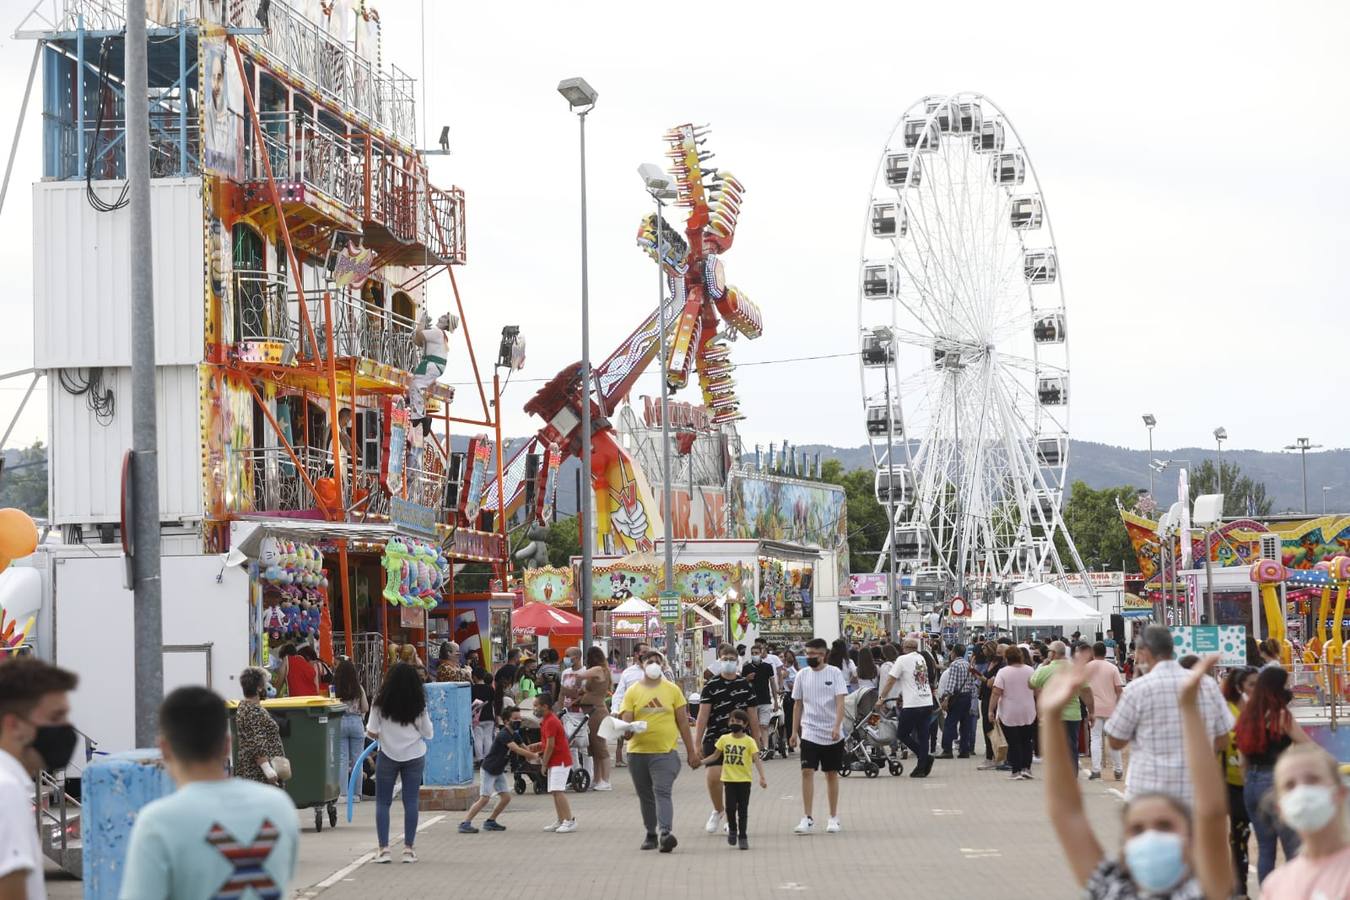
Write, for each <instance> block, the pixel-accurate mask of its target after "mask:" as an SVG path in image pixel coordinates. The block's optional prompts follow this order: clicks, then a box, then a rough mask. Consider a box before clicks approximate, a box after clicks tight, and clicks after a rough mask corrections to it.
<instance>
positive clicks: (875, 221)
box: [872, 203, 909, 238]
mask: <svg viewBox="0 0 1350 900" xmlns="http://www.w3.org/2000/svg"><path fill="white" fill-rule="evenodd" d="M908 230H909V215H908V214H907V213H906V212H905V208H904V207H903V206H901V205H900V204H898V203H876V204H873V206H872V235H873V236H874V237H879V238H887V237H889V238H893V237H904V236H905V233H906V232H907V231H908Z"/></svg>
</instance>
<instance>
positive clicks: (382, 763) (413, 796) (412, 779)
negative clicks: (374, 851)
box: [375, 751, 427, 847]
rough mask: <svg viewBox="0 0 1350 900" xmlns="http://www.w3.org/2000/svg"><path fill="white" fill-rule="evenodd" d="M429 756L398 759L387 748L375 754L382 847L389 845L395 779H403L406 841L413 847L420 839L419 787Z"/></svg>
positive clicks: (377, 816) (377, 825) (377, 826)
mask: <svg viewBox="0 0 1350 900" xmlns="http://www.w3.org/2000/svg"><path fill="white" fill-rule="evenodd" d="M426 761H427V759H426V757H425V756H419V757H417V758H416V759H410V760H407V761H406V762H396V761H394V760H392V759H390V758H389V757H387V756H385V755H384V753H383V751H380V752H377V753H376V754H375V837H376V838H377V839H378V840H379V843H380V846H381V847H388V846H389V807H391V806H393V805H394V779H395V778H399V777H402V779H403V843H404V844H405V845H406V846H408V847H411V846H412V845H413V842H414V841H416V840H417V801H418V796H417V795H418V790H419V789H420V788H421V787H422V769H423V768H425V766H426Z"/></svg>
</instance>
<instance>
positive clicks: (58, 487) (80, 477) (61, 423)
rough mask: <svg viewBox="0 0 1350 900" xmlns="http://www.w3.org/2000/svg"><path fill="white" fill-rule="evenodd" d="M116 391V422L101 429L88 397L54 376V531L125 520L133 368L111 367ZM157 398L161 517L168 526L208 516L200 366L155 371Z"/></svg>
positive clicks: (107, 379)
mask: <svg viewBox="0 0 1350 900" xmlns="http://www.w3.org/2000/svg"><path fill="white" fill-rule="evenodd" d="M103 377H104V386H105V387H106V388H108V389H111V390H112V393H113V402H114V411H113V416H112V419H111V421H109V422H108V423H107V424H101V423H100V422H99V421H98V420H97V419H96V417H95V416H94V413H93V412H92V411H91V410H90V409H89V406H88V403H87V402H86V396H85V395H74V394H71V393H69V392H68V391H66V390H65V389H64V388H63V387H62V386H61V381H60V379H59V378H58V377H57V373H56V372H52V373H51V375H50V383H51V387H50V389H49V390H48V392H47V396H48V407H49V412H48V422H49V423H50V434H51V449H50V451H49V463H48V479H49V483H48V488H49V490H50V497H51V504H50V511H51V521H52V523H53V524H55V525H84V524H90V523H98V522H117V521H118V520H119V519H120V518H121V482H122V455H123V454H124V453H125V452H126V451H127V450H130V449H131V436H132V430H131V369H129V368H125V369H122V368H119V369H105V370H104V372H103ZM155 393H156V397H157V399H158V401H159V402H158V404H157V407H158V422H157V428H158V437H159V441H158V444H157V446H158V448H159V510H160V513H159V518H160V521H162V522H171V521H182V520H185V519H199V518H201V515H202V473H201V424H200V417H199V414H198V410H199V407H200V405H201V404H200V397H201V394H200V389H199V387H198V368H197V366H195V365H193V366H161V367H160V368H158V369H157V370H156V372H155Z"/></svg>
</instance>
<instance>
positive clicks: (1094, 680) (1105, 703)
mask: <svg viewBox="0 0 1350 900" xmlns="http://www.w3.org/2000/svg"><path fill="white" fill-rule="evenodd" d="M1087 680H1088V686H1089V687H1091V688H1092V705H1093V710H1092V713H1093V715H1094V716H1096V718H1098V719H1109V718H1111V713H1113V712H1115V711H1116V685H1124V684H1125V679H1124V677H1123V675H1122V673H1121V671H1120V670H1119V669H1117V668H1116V667H1115V664H1114V663H1110V662H1107V661H1106V660H1104V659H1094V660H1093V661H1092V662H1090V663H1088V664H1087Z"/></svg>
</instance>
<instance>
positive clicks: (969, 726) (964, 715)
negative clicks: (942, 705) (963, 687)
mask: <svg viewBox="0 0 1350 900" xmlns="http://www.w3.org/2000/svg"><path fill="white" fill-rule="evenodd" d="M958 731H959V732H960V734H961V737H960V740H959V742H958V743H957V747H958V749H959V752H961V753H965V754H970V753H973V752H974V750H975V720H974V719H972V718H971V717H970V694H968V693H965V692H964V691H963V692H961V693H959V694H952V695H951V699H950V700H948V701H947V721H946V722H945V723H943V725H942V752H943V753H951V752H952V742H953V741H957V736H956V735H957V732H958Z"/></svg>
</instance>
